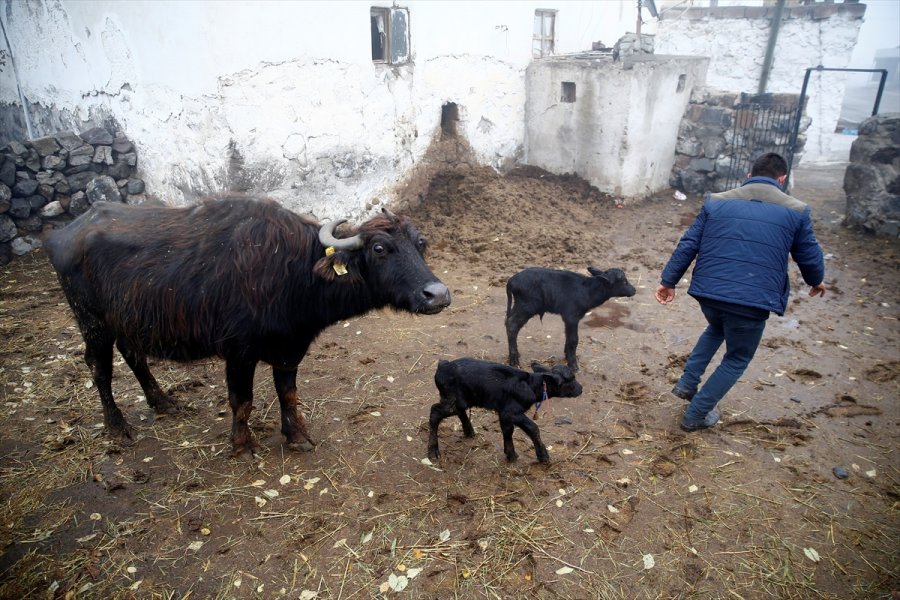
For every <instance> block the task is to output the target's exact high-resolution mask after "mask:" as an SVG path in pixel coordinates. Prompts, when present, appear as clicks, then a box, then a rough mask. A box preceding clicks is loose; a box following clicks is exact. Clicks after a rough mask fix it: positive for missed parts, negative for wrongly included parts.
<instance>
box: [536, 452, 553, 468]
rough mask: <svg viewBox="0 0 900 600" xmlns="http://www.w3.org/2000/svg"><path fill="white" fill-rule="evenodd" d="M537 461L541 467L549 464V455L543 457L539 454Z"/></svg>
mask: <svg viewBox="0 0 900 600" xmlns="http://www.w3.org/2000/svg"><path fill="white" fill-rule="evenodd" d="M537 459H538V462H539V463H541V464H543V465H549V464H550V455H549V454H543V455H541V454H539V455H538V457H537Z"/></svg>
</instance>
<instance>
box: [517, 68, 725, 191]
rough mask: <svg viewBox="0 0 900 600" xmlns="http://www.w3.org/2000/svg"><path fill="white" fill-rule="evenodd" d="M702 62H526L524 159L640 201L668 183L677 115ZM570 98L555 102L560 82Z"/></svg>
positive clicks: (700, 79)
mask: <svg viewBox="0 0 900 600" xmlns="http://www.w3.org/2000/svg"><path fill="white" fill-rule="evenodd" d="M707 64H708V59H706V58H701V57H697V58H690V57H683V56H682V57H669V56H659V55H657V56H646V57H640V58H639V57H632V58H630V59H626V60H625V61H623V62H613V61H612V60H611V58H609V57H604V58H592V59H588V58H584V59H577V58H560V59H545V60H541V61H536V62H534V63H532V64H531V66H529V67H528V78H527V85H528V94H527V96H528V100H527V102H526V105H525V162H527V163H528V164H530V165H535V166H538V167H541V168H543V169H546V170H548V171H550V172H552V173H560V174H561V173H578V174H579V175H580V176H581V177H583V178H584V179H586V180H588V181H589V182H590V183H591V184H592V185H594V186H596V187H597V188H598V189H600V190H602V191H605V192H608V193H612V194H615V195H617V196H620V197H623V198H626V199H627V198H640V197H643V196H647V195H649V194H652V193H654V192H657V191H659V190H661V189H663V188H666V187H668V185H669V177H670V176H671V173H672V167H673V165H674V162H675V144H676V142H677V141H678V128H679V125H680V124H681V118H682V116H683V115H684V111H685V109H686V107H687V104H688V100H689V99H690V97H691V91H692V90H693V89H694V88H695V87H702V86H703V84H704V76H705V71H706V67H707ZM564 81H565V82H571V83H574V84H575V91H576V93H575V101H574V102H560V95H561V84H562V82H564Z"/></svg>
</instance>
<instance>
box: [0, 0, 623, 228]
mask: <svg viewBox="0 0 900 600" xmlns="http://www.w3.org/2000/svg"><path fill="white" fill-rule="evenodd" d="M373 5H376V6H377V5H383V6H389V5H390V4H389V3H384V2H359V1H342V2H289V1H271V2H270V1H260V0H255V1H252V2H249V1H247V2H242V1H231V2H211V1H203V0H196V1H191V2H155V1H154V2H149V1H129V2H121V1H93V2H78V1H73V0H29V1H28V2H23V1H20V0H0V19H2V21H3V24H4V27H5V29H6V32H7V35H8V37H9V39H10V45H11V50H12V54H13V57H14V59H15V61H16V66H17V71H18V74H19V78H18V83H19V84H20V85H21V88H22V92H23V93H24V95H25V97H26V98H27V99H28V102H29V103H34V106H30V113H32V117H33V119H34V127H35V131H34V135H35V136H40V135H46V134H49V133H53V132H55V131H58V130H61V129H72V130H75V131H78V130H79V129H81V127H82V126H83V125H84V124H86V123H87V122H89V121H98V120H102V118H103V117H104V116H107V115H108V116H110V117H112V118H113V119H114V120H115V121H116V122H117V123H118V125H119V126H120V127H121V128H122V129H123V130H124V131H125V132H126V133H127V135H128V136H129V138H130V139H132V140H133V141H134V142H135V144H136V146H137V148H138V152H139V156H140V168H141V175H142V177H143V178H144V180H145V181H146V182H147V184H148V189H149V190H150V191H151V192H153V193H155V194H157V195H158V196H160V197H161V198H163V199H164V200H165V201H167V202H170V203H174V204H181V203H185V202H189V201H191V200H193V199H194V198H196V197H197V196H199V195H203V194H206V193H209V192H215V191H221V190H225V189H229V188H233V187H241V186H243V187H249V188H250V189H252V190H254V191H260V192H264V193H267V194H268V195H270V196H272V197H275V198H278V199H280V200H282V201H283V202H284V203H285V204H286V205H288V206H289V207H291V208H293V209H295V210H298V211H303V212H312V213H314V214H316V215H317V216H319V217H321V218H326V217H332V216H338V215H341V216H357V215H359V214H360V213H362V212H364V211H365V210H366V205H367V203H368V202H369V201H370V200H371V199H372V198H374V197H381V198H383V199H384V200H385V201H390V200H391V193H392V190H393V189H394V188H395V187H396V186H398V185H399V184H400V183H401V182H402V180H403V177H404V175H405V174H406V173H408V172H409V170H410V169H411V167H412V166H413V165H414V164H415V163H416V161H417V160H419V159H420V158H421V157H422V156H423V154H424V152H425V150H426V148H427V147H428V146H429V144H430V142H431V140H432V138H433V136H434V135H435V133H436V132H437V131H438V130H439V127H440V115H441V106H442V105H443V104H444V103H447V102H455V103H456V104H457V105H458V106H459V111H460V118H461V121H460V123H459V130H460V133H461V134H463V135H465V136H466V138H467V139H468V140H469V142H470V144H471V146H472V148H473V150H474V151H475V153H476V154H477V157H478V159H479V160H481V161H483V162H484V163H486V164H490V165H494V166H499V165H501V164H508V163H509V162H510V160H511V159H514V158H515V157H516V156H517V155H519V154H521V151H522V144H523V139H524V129H523V128H524V122H523V107H524V104H525V85H524V69H525V67H526V66H527V64H528V63H529V61H530V60H531V35H532V23H533V16H534V10H535V8H558V9H559V13H558V16H557V51H558V52H571V51H579V50H585V49H589V48H590V45H591V42H592V41H597V40H602V41H603V42H604V43H606V44H608V45H611V44H612V43H614V42H615V40H616V39H618V37H619V36H621V35H622V34H623V33H625V31H626V30H627V29H629V28H632V29H633V26H634V22H635V16H636V3H634V2H632V1H630V0H628V1H622V2H602V3H598V2H544V1H541V2H528V1H526V2H430V1H420V0H412V1H410V2H407V3H403V4H402V6H404V7H406V8H408V9H409V27H410V32H411V40H410V41H411V50H412V62H411V63H410V64H408V65H402V66H398V67H390V66H384V65H376V64H373V62H372V60H371V52H370V43H371V41H370V29H369V28H370V25H369V8H370V7H371V6H373ZM18 102H19V100H18V94H17V87H16V80H15V79H14V78H13V77H12V69H11V68H6V69H4V71H3V72H2V73H0V104H6V105H7V106H11V105H16V104H18Z"/></svg>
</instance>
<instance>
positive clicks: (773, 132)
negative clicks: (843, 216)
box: [722, 65, 887, 190]
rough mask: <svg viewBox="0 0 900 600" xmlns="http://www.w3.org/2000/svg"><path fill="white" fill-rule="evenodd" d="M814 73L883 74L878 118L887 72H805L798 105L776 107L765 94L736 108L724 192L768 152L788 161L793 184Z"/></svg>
mask: <svg viewBox="0 0 900 600" xmlns="http://www.w3.org/2000/svg"><path fill="white" fill-rule="evenodd" d="M813 71H816V72H822V71H839V72H856V73H880V74H881V81H880V83H879V85H878V93H877V95H876V97H875V102H874V105H873V106H872V115H873V116H874V115H877V114H878V108H879V106H880V104H881V96H882V94H883V92H884V84H885V81H886V79H887V70H885V69H851V68H826V67H823V66H822V65H819V66H818V67H811V68H809V69H806V75H805V76H804V78H803V87H802V88H801V89H800V97H799V99H798V100H797V102H796V104H793V105H789V104H777V103H775V102H773V101H772V99H773V97H772V95H771V94H762V95H760V96H756V97H753V99H758V100H757V101H751V102H742V103H741V104H738V105H737V107H736V109H735V115H734V133H733V135H732V140H731V163H730V165H729V168H728V172H727V173H726V177H724V178H723V179H722V180H723V181H724V183H725V187H724V188H723V189H726V190H728V189H731V188H733V187H735V186H737V185H739V184H740V183H741V182H742V181H743V180H744V178H746V177H747V174H748V173H749V172H750V167H751V166H752V165H753V161H754V160H756V157H758V156H759V155H761V154H765V153H766V152H777V153H778V154H781V155H782V156H783V157H784V158H785V160H786V161H787V164H788V182H790V180H791V169H792V168H793V165H794V154H795V153H796V151H797V141H798V139H799V134H800V120H801V119H802V118H803V109H804V108H805V105H806V99H807V96H806V90H807V87H808V85H809V77H810V75H811V74H812V72H813ZM788 187H790V183H788Z"/></svg>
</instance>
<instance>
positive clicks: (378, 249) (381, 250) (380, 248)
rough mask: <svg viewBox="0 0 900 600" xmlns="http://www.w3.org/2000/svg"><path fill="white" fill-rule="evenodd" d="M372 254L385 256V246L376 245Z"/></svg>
mask: <svg viewBox="0 0 900 600" xmlns="http://www.w3.org/2000/svg"><path fill="white" fill-rule="evenodd" d="M372 252H374V253H375V254H384V244H375V245H374V246H372Z"/></svg>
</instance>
